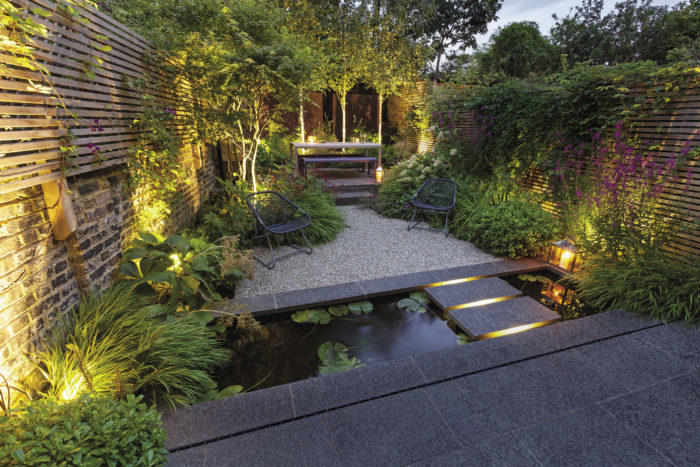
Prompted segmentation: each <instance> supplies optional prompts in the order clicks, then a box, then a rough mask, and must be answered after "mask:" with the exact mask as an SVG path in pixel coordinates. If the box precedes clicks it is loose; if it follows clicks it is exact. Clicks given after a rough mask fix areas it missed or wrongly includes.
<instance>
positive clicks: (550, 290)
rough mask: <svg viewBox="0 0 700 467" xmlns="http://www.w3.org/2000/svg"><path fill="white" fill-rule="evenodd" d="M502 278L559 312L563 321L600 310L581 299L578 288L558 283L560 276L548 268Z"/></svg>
mask: <svg viewBox="0 0 700 467" xmlns="http://www.w3.org/2000/svg"><path fill="white" fill-rule="evenodd" d="M524 276H529V279H530V280H527V279H525V277H524ZM533 278H534V279H535V280H534V281H533V280H532V279H533ZM501 279H503V280H505V281H506V282H508V283H509V284H510V285H512V286H513V287H515V288H516V289H518V290H521V291H522V292H523V293H524V294H525V295H527V296H528V297H531V298H534V299H535V300H537V301H538V302H540V303H542V304H543V305H545V306H547V307H548V308H550V309H551V310H554V311H556V312H557V313H559V314H560V315H561V318H562V321H567V320H570V319H575V318H580V317H582V316H588V315H593V314H596V313H599V312H600V310H598V309H596V308H593V307H591V306H590V305H588V304H586V303H584V302H583V301H581V300H580V299H579V298H578V297H577V296H576V290H574V289H572V288H568V287H567V286H566V285H565V284H564V283H557V281H559V279H560V276H559V275H558V274H556V273H553V272H551V271H549V270H547V269H543V270H541V271H536V272H532V273H530V274H517V275H512V276H505V277H502V278H501ZM545 279H546V280H545Z"/></svg>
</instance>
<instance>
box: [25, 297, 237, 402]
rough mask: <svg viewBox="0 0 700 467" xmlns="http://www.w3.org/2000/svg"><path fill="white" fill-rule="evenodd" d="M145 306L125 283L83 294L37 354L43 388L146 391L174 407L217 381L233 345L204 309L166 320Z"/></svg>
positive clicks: (70, 392) (115, 393)
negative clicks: (210, 324)
mask: <svg viewBox="0 0 700 467" xmlns="http://www.w3.org/2000/svg"><path fill="white" fill-rule="evenodd" d="M146 305H147V303H146V302H145V301H144V300H143V299H142V298H141V297H139V296H138V295H136V294H135V293H134V292H133V290H132V289H131V288H130V287H129V286H128V284H125V283H121V284H117V285H115V286H113V287H112V288H110V289H109V290H107V291H105V292H103V293H100V294H93V295H91V296H90V297H87V298H86V299H84V300H83V302H82V303H81V304H80V306H79V307H78V308H77V309H76V310H75V311H73V312H72V313H70V314H69V315H68V316H67V318H65V319H64V320H63V322H62V323H61V326H60V328H58V329H57V330H56V331H55V332H54V334H53V335H52V337H51V338H50V339H49V340H48V342H47V343H46V347H45V349H44V350H42V351H40V352H38V353H37V354H36V357H37V359H38V362H39V363H38V367H39V370H40V371H41V373H42V374H43V376H44V379H45V381H46V384H45V387H43V388H41V389H42V390H43V392H44V393H45V394H47V395H49V396H55V397H59V398H62V399H65V400H72V399H74V398H76V397H78V396H79V395H81V394H84V393H88V392H90V393H97V394H108V395H110V396H111V397H115V398H117V399H119V398H123V397H125V396H126V395H128V394H132V393H142V394H144V395H145V396H146V397H147V398H148V399H149V400H151V401H157V400H163V401H164V402H166V403H168V404H169V405H171V406H176V405H178V404H193V403H196V402H198V401H199V400H200V399H201V398H202V397H203V396H204V395H205V394H206V393H207V392H209V391H211V390H212V389H214V388H216V383H215V381H214V380H213V379H212V376H211V375H212V373H213V371H214V370H216V369H217V368H218V367H219V366H221V365H222V364H223V363H224V362H225V361H226V360H227V358H228V351H227V350H226V349H225V348H223V347H221V345H220V343H219V342H217V341H216V340H215V339H214V338H213V336H212V333H211V332H210V330H208V329H207V328H206V327H205V326H203V325H202V319H201V316H199V315H198V314H197V313H188V314H185V315H184V316H182V317H180V318H176V317H175V316H173V315H171V316H170V317H169V318H168V319H165V320H163V319H162V318H161V317H159V316H158V315H156V314H155V313H152V312H151V311H149V308H152V307H146Z"/></svg>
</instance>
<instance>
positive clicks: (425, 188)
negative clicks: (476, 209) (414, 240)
mask: <svg viewBox="0 0 700 467" xmlns="http://www.w3.org/2000/svg"><path fill="white" fill-rule="evenodd" d="M456 200H457V183H455V181H454V180H450V179H449V178H429V179H428V180H426V181H425V183H423V185H421V187H420V188H419V189H418V191H417V192H416V194H415V195H413V198H411V204H412V205H413V217H411V220H410V221H408V229H407V230H411V229H425V230H433V231H436V232H443V233H444V234H445V237H447V236H448V235H449V234H450V232H449V231H448V230H447V220H448V219H449V217H450V211H452V208H454V207H455V202H456ZM418 211H422V212H425V213H428V214H442V215H444V216H445V228H444V230H439V229H433V228H430V227H418V224H420V223H421V222H423V221H421V220H417V221H415V222H414V219H415V218H416V215H417V214H418Z"/></svg>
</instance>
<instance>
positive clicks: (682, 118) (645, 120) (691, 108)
mask: <svg viewBox="0 0 700 467" xmlns="http://www.w3.org/2000/svg"><path fill="white" fill-rule="evenodd" d="M425 86H426V84H425V83H424V84H423V85H422V86H420V85H419V86H416V88H415V90H413V91H412V92H407V93H406V94H405V97H404V100H405V103H404V104H403V106H402V107H401V109H403V110H404V112H408V111H409V110H410V109H411V108H415V107H417V106H418V107H420V106H421V105H425V104H424V102H425V99H426V95H427V94H426V91H425V89H426V87H425ZM647 90H648V87H647V86H641V85H637V86H631V87H630V89H629V91H628V92H627V93H628V94H629V97H630V98H633V97H635V96H642V95H644V93H645V92H647ZM668 97H669V101H668V102H667V103H666V104H665V105H663V106H661V107H660V108H658V109H652V108H645V109H644V110H645V111H646V113H647V115H645V116H643V117H641V118H636V119H633V121H632V123H633V126H634V127H635V128H636V129H637V131H636V135H637V137H638V138H639V139H640V140H641V141H645V140H646V141H648V142H649V143H650V144H651V146H652V148H654V152H655V153H657V154H658V155H659V160H660V161H661V162H664V163H665V162H666V161H668V159H669V157H671V155H675V156H676V157H678V156H679V155H680V154H681V152H682V151H683V150H684V148H685V147H686V146H690V147H691V148H698V147H700V79H699V78H698V77H697V76H692V77H690V78H689V79H688V81H687V82H686V83H685V84H684V85H683V87H682V89H681V90H680V91H679V92H678V93H676V94H669V95H668ZM454 123H455V127H456V128H457V129H458V130H460V131H462V132H464V133H465V134H467V135H476V134H477V131H478V129H477V125H476V123H475V122H474V121H473V120H472V118H471V113H469V112H463V113H462V114H460V115H459V117H458V118H457V119H456V120H455V122H454ZM419 144H420V145H421V146H420V147H419ZM434 144H435V142H434V137H433V136H432V135H431V134H430V133H423V134H422V135H421V134H419V133H418V132H415V131H414V132H408V134H407V147H408V148H409V149H410V150H412V151H413V152H421V150H420V149H423V148H425V149H424V150H432V148H433V147H434ZM698 159H699V158H698V156H697V155H696V156H695V157H693V158H691V159H690V160H688V161H687V163H686V164H685V165H683V166H681V167H679V174H680V175H679V177H678V180H677V181H675V182H674V183H672V184H671V185H670V186H669V187H668V189H667V190H665V192H664V193H662V195H661V197H660V203H659V208H660V210H661V213H662V214H665V215H669V216H671V215H680V216H682V217H683V218H686V219H692V218H695V219H698V218H700V162H699V161H698ZM523 183H524V184H525V185H526V186H527V187H528V188H530V189H531V190H533V191H535V192H540V193H542V192H544V191H546V190H547V180H546V177H545V176H544V175H543V173H542V171H540V170H536V169H535V170H532V172H531V173H530V175H529V176H528V177H526V178H525V179H524V180H523ZM548 209H549V210H551V211H553V212H556V206H554V205H551V206H548ZM686 227H690V224H686ZM673 248H674V249H675V250H676V251H678V252H681V253H684V254H690V255H700V232H698V231H697V230H692V229H690V230H688V231H684V232H682V233H679V234H677V235H676V236H675V244H674V245H673Z"/></svg>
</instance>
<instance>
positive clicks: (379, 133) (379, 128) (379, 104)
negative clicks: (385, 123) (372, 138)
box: [377, 91, 384, 144]
mask: <svg viewBox="0 0 700 467" xmlns="http://www.w3.org/2000/svg"><path fill="white" fill-rule="evenodd" d="M383 103H384V93H383V92H381V91H380V92H379V94H377V108H378V109H379V115H378V116H377V137H378V138H379V144H382V104H383Z"/></svg>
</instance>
